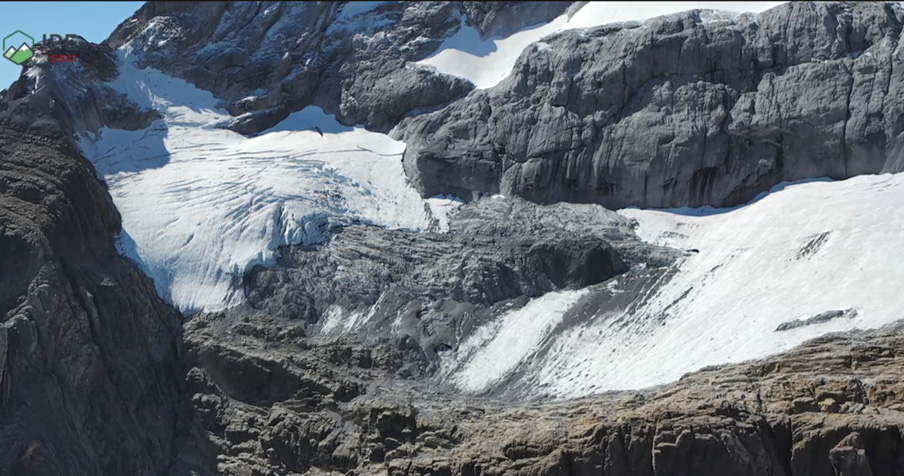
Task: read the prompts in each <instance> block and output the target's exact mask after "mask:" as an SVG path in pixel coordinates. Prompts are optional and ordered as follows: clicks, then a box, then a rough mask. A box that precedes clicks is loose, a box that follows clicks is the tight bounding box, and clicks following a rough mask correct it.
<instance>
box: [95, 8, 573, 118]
mask: <svg viewBox="0 0 904 476" xmlns="http://www.w3.org/2000/svg"><path fill="white" fill-rule="evenodd" d="M568 6H569V3H563V2H532V3H530V4H517V3H514V2H508V3H504V2H499V3H492V4H484V3H481V2H385V3H381V4H377V5H372V6H367V5H364V6H363V7H362V6H361V5H359V4H358V2H305V3H292V2H257V3H248V2H207V3H204V4H202V5H199V6H197V7H187V6H185V5H182V4H179V2H148V3H147V4H146V5H145V6H144V7H142V8H141V9H140V10H138V11H137V12H136V13H135V15H133V16H132V17H131V18H130V19H128V20H126V21H125V22H123V24H122V25H120V27H119V28H118V29H117V31H116V32H114V33H113V35H112V36H111V37H110V39H109V40H107V44H109V45H110V46H112V47H113V48H118V47H120V46H122V45H124V44H127V43H130V42H131V43H132V45H133V47H134V48H135V49H138V50H140V51H141V54H140V55H139V56H140V57H139V59H138V61H139V65H140V66H151V67H154V68H157V69H160V70H162V71H165V72H167V73H169V74H172V75H174V76H177V77H180V78H183V79H186V80H187V81H189V82H191V83H192V84H194V85H196V86H198V87H199V88H202V89H206V90H209V91H211V92H212V93H213V94H214V95H215V96H216V97H217V98H220V99H222V100H223V101H222V106H223V107H224V108H225V109H227V110H228V111H229V112H230V113H231V114H233V115H234V116H236V117H235V118H234V119H233V120H232V121H230V122H229V123H228V124H224V127H228V128H230V129H232V130H235V131H237V132H241V133H244V134H253V133H256V132H260V131H261V130H264V129H267V128H269V127H271V126H273V125H275V124H276V123H278V122H279V121H281V120H282V119H284V118H285V117H286V116H287V115H288V114H289V113H291V112H294V111H297V110H299V109H301V108H303V107H305V106H308V105H311V104H314V105H317V106H320V107H322V108H323V109H324V110H325V111H327V112H328V113H331V114H335V115H336V118H337V119H338V120H339V121H340V122H341V123H343V124H347V125H353V124H363V125H365V126H367V127H368V128H369V129H372V130H376V131H381V132H386V131H388V130H389V129H391V128H392V127H393V126H394V125H395V124H397V123H398V121H399V120H401V118H402V117H404V116H405V115H408V114H414V113H417V112H419V111H421V110H430V109H434V108H436V107H439V106H442V105H445V104H448V103H449V102H450V101H452V100H454V99H456V98H459V97H462V96H464V95H465V94H467V92H468V91H470V90H471V89H473V87H474V86H473V84H471V83H470V82H469V81H467V80H465V79H462V78H457V77H454V76H450V75H446V74H441V73H437V72H435V71H433V70H431V69H427V68H421V67H417V66H414V65H411V64H409V63H410V62H413V61H418V60H421V59H424V58H426V57H427V56H429V55H430V54H431V53H433V52H434V51H436V49H437V48H438V47H439V46H440V44H441V43H442V41H443V39H444V38H445V37H447V36H449V35H452V34H454V33H455V32H456V31H458V29H459V28H461V27H463V25H464V24H465V23H467V24H470V25H473V26H474V28H476V29H477V30H478V31H479V32H481V33H482V34H484V35H490V36H492V35H508V34H511V33H512V32H514V31H516V30H518V29H519V28H522V27H524V26H528V25H533V24H537V23H541V22H544V21H548V20H550V19H552V18H554V17H556V16H558V15H560V14H561V13H563V12H564V11H565V10H566V8H568Z"/></svg>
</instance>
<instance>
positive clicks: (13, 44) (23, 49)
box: [3, 30, 35, 64]
mask: <svg viewBox="0 0 904 476" xmlns="http://www.w3.org/2000/svg"><path fill="white" fill-rule="evenodd" d="M34 47H35V39H34V38H32V37H31V36H29V35H28V34H27V33H25V32H24V31H22V30H16V31H14V32H12V33H10V34H9V35H7V36H6V37H5V38H3V57H4V58H6V59H8V60H10V61H12V62H13V63H16V64H22V63H24V62H26V61H28V60H29V59H31V57H32V56H34V55H35V53H34V51H33V50H34Z"/></svg>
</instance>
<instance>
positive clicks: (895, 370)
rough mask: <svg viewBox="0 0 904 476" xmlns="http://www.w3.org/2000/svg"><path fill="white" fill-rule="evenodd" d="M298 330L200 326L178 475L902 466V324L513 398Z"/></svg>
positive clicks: (198, 322)
mask: <svg viewBox="0 0 904 476" xmlns="http://www.w3.org/2000/svg"><path fill="white" fill-rule="evenodd" d="M299 324H300V323H299V322H298V321H297V320H296V321H293V320H287V319H283V318H274V317H263V318H253V319H241V318H236V316H234V315H232V316H230V315H227V314H209V315H201V316H198V317H196V318H195V319H193V320H192V321H190V322H189V324H188V325H187V328H186V341H187V348H188V352H187V355H188V360H189V365H190V366H191V367H192V370H191V371H190V372H189V382H190V391H191V393H192V394H193V401H194V404H195V408H196V412H197V418H196V420H195V423H194V426H193V434H192V439H191V442H192V443H191V444H190V445H187V446H186V447H185V450H184V453H183V454H182V456H181V458H180V461H179V462H178V463H177V464H176V465H175V468H176V471H175V474H180V475H181V474H189V473H187V469H186V468H191V470H194V471H196V472H197V473H194V474H201V475H204V474H211V475H212V474H224V475H245V474H273V475H288V474H301V473H305V472H308V471H310V472H312V473H314V474H325V473H328V472H332V471H340V472H345V473H347V472H349V471H352V472H353V474H392V475H403V474H407V475H412V474H418V475H427V474H448V475H452V474H457V475H476V474H494V475H501V474H523V475H565V474H567V475H584V474H588V475H589V474H603V475H610V476H614V475H627V474H633V475H649V476H666V475H671V476H692V475H693V476H717V475H719V476H721V475H726V474H739V475H748V476H762V475H781V476H804V475H833V474H834V475H838V474H843V475H868V474H873V475H879V474H882V475H893V474H901V473H902V472H904V458H902V456H901V455H902V454H904V446H902V445H904V443H902V432H904V418H902V415H901V410H902V401H901V397H900V396H901V395H902V391H904V389H902V386H901V378H900V369H901V365H902V358H904V342H902V340H901V334H900V329H897V330H891V329H889V330H882V331H872V332H865V333H852V334H848V335H837V336H830V337H823V338H819V339H816V340H813V341H811V342H808V343H806V344H804V345H802V346H801V347H799V348H796V349H795V350H793V351H790V352H786V353H784V354H781V355H777V356H774V357H770V358H768V359H764V360H761V361H757V362H752V363H746V364H741V365H727V366H721V367H715V368H708V369H705V370H702V371H700V372H695V373H693V374H689V375H687V376H685V377H683V378H682V379H681V380H680V381H678V382H676V383H673V384H669V385H666V386H662V387H657V388H653V389H646V390H640V391H627V392H609V393H606V394H602V395H598V396H594V397H592V398H586V399H581V400H575V401H568V402H561V401H560V402H554V403H546V404H514V405H512V404H500V403H498V402H493V401H487V400H482V399H476V398H469V397H466V396H463V395H459V394H448V393H441V392H437V391H436V390H435V389H433V388H431V387H429V386H426V385H422V384H419V383H418V382H411V381H408V382H405V383H402V382H400V381H397V380H393V379H392V377H391V376H392V375H394V374H395V373H396V371H397V369H398V368H399V364H400V363H401V362H405V361H408V360H409V359H410V357H409V356H406V355H405V354H404V349H403V348H402V347H399V348H398V350H395V349H396V348H394V347H391V346H385V345H384V346H374V345H361V344H354V343H349V342H348V341H344V340H341V339H338V340H310V339H303V338H300V337H299V335H300V325H299ZM237 377H241V378H237ZM205 465H206V466H205Z"/></svg>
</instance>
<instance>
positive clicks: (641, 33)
mask: <svg viewBox="0 0 904 476" xmlns="http://www.w3.org/2000/svg"><path fill="white" fill-rule="evenodd" d="M902 23H904V10H902V9H901V8H900V7H899V6H896V5H894V4H891V3H860V2H858V3H850V4H842V3H820V2H789V3H787V4H784V5H782V6H779V7H776V8H773V9H771V10H769V11H766V12H764V13H761V14H759V15H756V16H750V15H742V16H739V17H737V18H730V17H722V16H720V15H719V14H717V13H715V12H711V11H703V10H698V11H691V12H686V13H681V14H675V15H669V16H666V17H661V18H655V19H652V20H649V21H647V22H645V23H644V24H642V25H641V24H636V23H635V24H630V23H628V24H617V25H609V26H603V27H598V28H593V29H587V30H570V31H565V32H562V33H559V34H556V35H554V36H552V37H549V38H547V39H545V40H544V44H539V43H535V44H533V45H531V46H530V47H528V48H527V49H526V50H525V52H524V53H523V54H522V56H521V58H520V59H519V61H518V63H517V64H516V66H515V70H514V72H513V74H512V75H511V76H510V77H509V78H508V79H507V80H505V81H504V82H503V83H501V84H500V85H498V86H497V87H495V88H493V89H491V90H488V91H476V92H472V93H471V94H469V95H468V96H467V97H465V98H463V99H460V100H458V101H455V102H453V103H452V104H451V105H449V106H447V107H445V108H443V109H441V110H439V111H436V112H433V113H429V114H422V115H419V116H416V117H413V118H409V119H406V120H405V121H404V122H403V123H402V125H401V126H400V128H399V130H398V131H396V136H397V137H399V138H401V139H403V140H405V141H406V142H407V143H408V149H407V150H406V152H405V165H406V171H407V173H408V175H409V176H410V177H412V179H413V181H414V183H415V184H416V186H417V187H418V188H419V189H420V190H421V192H422V193H423V194H424V195H425V196H431V195H434V194H439V193H452V194H456V195H459V196H461V197H463V198H466V199H469V198H471V196H472V195H471V193H472V191H476V192H480V193H496V192H499V191H501V192H502V193H504V194H506V195H509V194H517V195H520V196H522V197H525V198H527V199H529V200H532V201H537V202H542V203H549V202H557V201H571V202H593V203H601V204H603V205H604V206H606V207H607V208H621V207H625V206H641V207H671V206H702V205H712V206H731V205H736V204H739V203H744V202H746V201H748V200H750V199H751V198H753V197H754V196H755V195H756V194H758V193H760V192H763V191H765V190H768V189H769V188H770V187H772V186H773V185H775V184H777V183H779V182H781V181H785V180H799V179H804V178H812V177H821V176H826V177H831V178H835V179H842V178H847V177H851V176H854V175H858V174H867V173H878V172H895V171H902V170H904V163H902V157H904V153H902V144H904V142H902V138H901V133H902V130H901V126H900V124H901V123H902V121H904V96H902V94H904V93H902V91H904V89H902V85H904V79H902V74H904V72H902V69H901V68H897V67H896V64H898V63H900V62H901V48H900V47H899V43H900V36H901V32H902Z"/></svg>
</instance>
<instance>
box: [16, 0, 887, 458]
mask: <svg viewBox="0 0 904 476" xmlns="http://www.w3.org/2000/svg"><path fill="white" fill-rule="evenodd" d="M510 5H514V6H510ZM362 8H363V9H364V10H361V9H362ZM368 8H369V10H368ZM567 8H568V4H553V3H548V4H547V3H535V4H531V5H524V4H513V3H511V2H509V3H504V2H500V3H494V4H491V5H489V4H485V3H479V2H424V3H417V4H406V3H390V4H379V5H368V6H358V5H357V4H336V3H326V2H323V3H297V4H296V3H268V2H260V3H241V2H229V3H226V2H212V3H203V4H187V3H183V2H150V3H148V4H146V5H145V6H144V7H143V8H142V9H141V10H139V12H137V13H136V15H135V16H133V17H132V18H130V19H129V20H127V21H126V22H124V23H123V24H122V25H121V26H120V28H119V29H118V30H117V31H116V32H115V33H114V34H113V36H112V37H111V38H110V40H109V41H108V42H107V43H106V45H104V46H97V45H90V44H80V45H78V46H77V48H78V55H79V57H80V58H83V59H84V62H83V63H80V64H79V66H78V68H74V67H71V68H70V67H67V66H61V67H60V69H57V68H54V69H53V70H49V69H47V68H48V66H47V64H46V63H42V62H41V61H39V60H36V61H35V62H34V64H32V65H30V66H29V68H30V70H29V74H28V75H27V76H23V78H22V79H20V80H19V81H18V82H17V83H16V84H14V85H13V86H12V87H11V88H10V89H9V90H7V91H5V92H4V93H0V315H2V316H3V318H2V321H0V447H2V448H3V449H2V450H0V468H2V470H0V472H3V473H4V474H6V473H8V474H15V475H19V474H23V475H32V474H34V475H68V474H79V475H80V474H111V475H118V474H129V475H132V474H142V475H144V474H169V475H174V476H176V475H178V476H182V475H186V476H187V475H193V476H203V475H220V474H222V475H236V476H239V475H241V476H246V475H268V476H270V475H280V476H282V475H298V474H303V473H306V474H308V473H309V474H319V473H324V474H325V473H327V472H329V473H333V472H336V471H339V472H342V473H344V474H348V475H363V474H384V475H385V474H389V475H391V476H401V475H406V476H407V475H411V474H421V475H426V474H433V475H437V474H442V475H452V474H460V475H462V476H477V475H479V474H480V475H502V474H508V475H511V474H523V475H534V476H546V475H549V476H552V475H562V474H580V475H583V474H603V475H608V476H615V475H644V476H667V475H669V476H684V475H686V476H692V475H693V476H707V475H712V476H716V475H725V474H738V475H751V476H753V475H764V474H766V475H783V476H801V475H829V474H843V475H886V474H888V475H892V474H894V475H899V474H904V458H902V457H901V455H902V454H904V443H902V441H904V438H902V436H904V435H902V431H904V416H902V413H901V412H902V410H904V397H902V395H904V386H902V383H901V382H902V368H904V325H899V326H897V327H893V328H888V329H883V330H879V331H871V332H854V333H850V334H846V335H834V336H828V337H823V338H820V339H816V340H813V341H810V342H808V343H807V344H805V345H803V346H801V347H799V348H797V349H796V350H794V351H791V352H787V353H785V354H782V355H778V356H774V357H771V358H768V359H764V360H760V361H757V362H751V363H745V364H737V365H726V366H720V367H718V368H709V369H704V370H702V371H700V372H696V373H693V374H690V375H687V376H685V377H684V378H682V379H681V380H680V381H678V382H675V383H673V384H670V385H666V386H662V387H657V388H652V389H646V390H639V391H628V392H609V393H606V394H603V395H597V396H594V397H592V398H585V399H581V400H572V401H558V402H543V403H539V402H523V401H522V402H513V401H511V399H512V398H517V397H518V396H519V395H523V394H526V393H527V392H526V391H525V389H524V387H525V386H527V385H530V382H529V381H527V382H525V381H517V380H515V379H512V380H508V381H506V382H504V383H505V384H506V386H507V387H509V388H505V389H503V390H502V391H500V392H497V393H493V394H491V395H490V396H489V397H493V398H478V397H472V396H466V395H461V394H458V393H453V392H448V391H445V390H446V389H445V388H443V387H441V386H438V385H437V380H436V379H435V378H434V377H435V374H436V373H437V367H438V366H439V362H440V359H438V355H439V354H441V353H443V352H446V351H448V350H449V349H450V348H452V347H453V346H455V345H458V344H460V343H461V342H462V340H463V338H464V337H465V336H467V335H469V333H471V334H473V333H474V332H475V330H476V329H479V326H481V325H485V324H488V323H492V322H493V320H494V319H495V318H496V317H498V316H499V315H500V314H501V312H502V311H503V310H505V309H508V308H518V307H519V306H523V305H524V303H525V302H526V301H527V300H528V298H532V297H536V296H540V295H544V294H549V293H551V292H561V291H563V290H574V289H577V288H587V289H590V291H589V292H590V294H588V295H589V296H590V297H591V299H588V306H590V305H598V306H599V305H600V304H599V300H598V299H596V297H597V296H596V295H594V294H593V293H594V292H597V291H600V287H602V286H604V285H605V284H604V283H605V282H606V281H607V280H609V279H611V278H612V277H615V276H618V277H619V278H621V277H625V280H626V282H628V283H629V285H630V286H635V287H644V286H646V285H648V284H649V283H650V282H652V281H654V280H658V279H661V278H667V276H666V272H665V271H651V272H646V273H634V272H633V271H632V268H635V266H636V267H641V265H643V266H642V267H643V268H646V267H647V266H649V267H650V268H657V267H660V266H663V265H666V264H669V263H671V262H672V261H673V260H674V259H675V258H676V257H677V256H680V255H681V254H682V253H681V252H679V251H677V250H672V249H665V248H661V247H655V246H651V245H648V244H645V243H642V242H641V241H640V240H639V239H638V238H637V236H636V235H635V234H634V231H633V229H632V228H633V227H632V223H631V222H630V221H629V220H627V219H625V218H623V217H621V216H619V215H616V214H614V213H612V212H609V211H606V210H605V209H603V208H602V207H600V206H598V204H600V203H601V204H604V205H606V206H610V207H617V206H624V205H628V204H635V205H643V206H672V205H702V204H710V205H727V204H734V203H738V202H741V201H744V200H746V199H747V198H750V197H751V196H752V195H753V194H755V193H757V192H759V191H762V190H764V189H766V188H769V187H770V186H771V185H773V184H774V183H776V182H778V181H780V180H790V179H796V178H806V177H814V176H819V175H829V176H832V177H835V178H842V177H847V176H851V175H855V174H861V173H870V172H877V171H881V170H886V171H894V170H904V162H902V159H901V154H900V150H899V149H900V144H899V141H900V138H899V135H900V133H901V132H902V131H901V130H900V129H901V127H900V126H899V124H898V123H899V122H901V111H902V109H901V105H900V104H901V99H900V96H901V94H902V93H901V91H900V89H901V84H902V83H901V81H900V80H899V79H898V78H899V75H900V74H901V73H900V68H895V67H894V64H895V62H897V61H898V60H899V56H898V55H899V51H898V38H899V36H900V34H901V30H902V28H901V25H902V19H904V16H902V13H901V10H900V9H899V8H898V7H896V6H893V5H890V4H855V5H842V4H834V3H833V4H812V3H806V4H804V3H800V4H791V5H786V6H785V7H782V8H779V9H775V10H772V11H770V12H767V13H765V14H763V15H760V16H758V17H755V18H754V17H746V16H742V17H739V18H721V17H714V16H713V14H712V13H710V12H704V11H697V12H691V13H688V14H681V15H674V16H671V17H668V18H662V19H656V20H653V21H650V22H648V23H646V24H644V25H615V26H608V27H601V28H597V29H593V30H587V31H583V32H581V31H568V32H564V33H561V34H558V35H557V36H555V37H552V38H549V39H548V41H547V42H546V43H545V44H539V45H534V46H532V47H531V48H530V49H529V50H528V51H527V52H526V53H525V55H524V56H523V57H522V58H521V60H520V61H519V63H518V65H517V67H516V71H515V72H514V74H513V75H512V77H510V78H509V79H508V80H506V81H505V82H503V83H502V84H500V85H499V86H498V87H496V88H494V89H491V90H482V91H476V90H473V85H471V84H469V83H468V82H467V81H464V80H462V79H460V78H453V77H449V76H445V75H442V74H438V73H435V72H432V71H428V70H423V69H418V68H411V67H410V64H409V62H411V61H415V60H418V59H420V58H424V57H425V56H427V55H429V54H430V53H431V52H433V51H435V50H436V48H437V47H438V45H439V44H440V43H441V41H442V39H443V38H445V37H447V36H448V35H450V34H453V33H454V32H455V31H457V30H456V29H457V28H459V27H460V25H461V20H460V18H462V17H463V18H464V19H465V21H467V22H468V23H470V24H471V25H473V26H474V27H475V28H476V29H477V30H478V31H479V32H480V33H481V34H482V35H483V36H484V37H491V36H494V35H506V34H509V33H511V32H512V31H515V30H517V29H519V28H522V27H524V26H526V25H530V24H533V23H537V22H539V21H543V20H548V19H549V18H551V17H554V16H556V15H559V14H561V13H562V12H563V11H565V10H566V9H567ZM111 47H112V48H119V47H123V49H122V50H121V55H120V59H124V60H128V61H131V60H137V61H139V62H140V63H142V65H143V66H152V67H155V68H158V69H161V70H163V71H165V72H167V73H169V74H172V75H175V76H178V77H182V78H185V79H187V80H189V81H191V82H192V83H193V84H196V85H198V86H200V87H202V88H205V89H208V90H210V91H211V92H213V93H214V94H215V95H216V96H217V97H218V98H219V99H220V100H222V105H223V107H224V108H226V109H227V110H229V111H230V112H231V113H232V114H233V115H234V118H233V119H232V120H231V121H229V122H228V123H226V124H223V125H222V126H223V127H229V128H231V129H233V130H236V131H240V132H242V133H247V134H253V133H256V132H260V131H261V130H263V129H266V128H267V127H269V126H271V125H273V124H275V123H277V122H278V121H279V120H280V119H282V118H284V117H286V115H287V114H288V113H289V112H291V111H294V110H298V109H300V108H302V107H304V106H307V105H310V104H316V105H320V106H322V107H323V108H324V109H325V110H326V111H327V112H330V113H335V114H336V115H337V117H338V118H339V119H340V120H341V121H343V123H346V124H353V123H357V124H365V125H367V126H368V127H369V128H372V129H374V130H379V131H388V130H390V129H393V128H395V135H396V136H398V137H401V138H403V139H404V140H406V141H408V143H409V145H410V147H409V149H408V150H407V151H406V154H405V157H404V161H405V164H406V166H407V168H408V171H409V173H410V176H411V178H412V180H413V181H414V182H415V183H416V184H417V185H418V186H419V187H420V189H421V191H422V192H423V193H424V194H427V195H432V194H435V193H440V192H446V193H454V194H456V195H459V196H462V197H465V198H471V197H472V196H473V195H472V194H474V195H479V194H487V193H495V192H497V191H500V190H501V191H504V192H505V193H506V194H510V193H511V194H516V195H521V196H522V197H525V198H527V199H529V201H525V200H522V199H518V198H514V199H499V200H497V199H496V198H495V197H487V198H485V199H482V200H478V201H474V202H473V203H469V204H467V205H465V206H464V207H463V208H462V210H461V211H460V212H459V213H458V214H457V215H456V216H455V217H454V219H452V221H451V223H449V228H450V229H449V233H445V234H440V233H423V234H415V233H408V232H403V231H390V230H384V229H378V228H375V227H367V226H364V225H354V226H349V227H346V228H345V229H344V230H332V231H333V232H334V234H333V238H332V239H331V240H330V241H329V242H328V243H326V244H324V245H322V246H318V247H311V248H303V247H291V248H286V249H284V250H282V251H283V256H282V259H281V260H280V261H279V263H278V265H277V266H276V267H274V268H273V269H264V268H257V269H255V270H253V272H251V273H248V274H247V275H245V276H244V277H243V278H244V290H245V291H246V293H247V297H248V305H247V306H244V307H239V308H235V309H231V310H229V311H226V312H222V313H208V314H204V313H201V314H198V315H196V316H192V317H191V318H190V319H187V320H186V322H185V324H184V328H183V326H182V322H181V320H180V316H179V315H178V314H177V313H176V312H175V311H174V310H173V309H172V308H171V307H169V306H167V305H166V304H165V303H163V302H162V301H161V300H160V299H159V298H158V297H157V296H155V294H154V287H153V285H152V283H151V282H150V281H149V280H148V279H147V278H146V277H144V276H142V275H141V274H140V273H139V272H138V271H137V270H136V268H135V267H134V266H133V265H132V264H131V263H129V262H128V261H126V260H125V259H123V258H122V257H120V256H119V255H117V254H116V252H115V249H114V245H113V243H114V236H115V234H116V233H117V232H118V231H119V228H120V224H119V217H118V215H117V212H116V210H115V208H114V206H113V204H112V202H111V200H110V197H109V195H108V193H107V192H106V190H105V189H104V187H103V185H102V184H101V183H100V182H99V181H98V180H97V179H96V177H95V173H94V170H93V169H92V168H91V166H90V165H89V164H88V163H87V162H86V161H85V160H83V159H82V157H81V156H80V154H79V152H78V150H77V148H76V146H75V144H74V142H73V140H72V137H71V135H72V134H73V133H86V132H97V131H98V130H99V129H100V128H102V127H105V126H106V127H113V128H119V129H140V128H142V127H144V126H146V125H147V124H148V123H149V122H150V121H152V120H154V114H153V113H151V112H148V111H145V110H142V109H141V108H140V107H139V106H138V105H135V104H132V103H131V102H129V101H128V100H126V99H125V98H123V97H122V96H119V95H117V94H115V93H114V92H112V90H111V89H110V88H108V87H105V86H104V85H103V82H104V81H107V80H109V79H111V78H113V77H114V76H115V75H116V67H115V66H116V60H117V59H116V56H115V54H114V51H113V49H112V48H111ZM135 48H138V49H140V51H137V50H135ZM46 53H47V52H46V51H39V57H40V55H41V54H46ZM129 53H140V54H135V55H129ZM70 66H71V65H70ZM35 78H39V79H40V80H41V83H40V84H42V85H43V88H38V87H37V84H38V81H37V79H35ZM72 91H78V92H79V94H73V93H72ZM434 109H436V110H435V111H434V112H426V113H425V112H423V111H425V110H434ZM530 201H533V202H561V201H578V202H593V203H592V204H573V203H572V204H569V203H556V204H553V205H538V204H536V203H530ZM813 246H818V243H816V244H814V245H813ZM808 247H809V245H808ZM695 251H696V250H695ZM632 276H633V277H632ZM630 286H629V287H630ZM620 296H621V297H619V298H617V299H613V303H611V305H612V306H624V307H627V306H631V305H635V304H634V300H633V299H632V297H636V294H632V293H630V292H624V293H622V294H620ZM595 299H596V300H595ZM334 308H339V309H341V310H343V312H345V314H344V317H346V318H347V320H346V321H343V322H338V323H337V322H336V321H335V320H333V319H332V318H331V316H330V310H331V309H334ZM365 311H366V312H368V313H370V314H371V315H370V316H369V317H368V318H367V319H364V320H362V324H361V325H360V326H356V325H355V322H354V321H351V320H350V318H349V316H351V315H356V313H358V314H360V313H362V312H365ZM850 315H852V313H851V312H846V311H830V312H828V313H823V314H819V315H816V316H814V317H813V318H811V319H809V320H806V321H789V322H790V323H789V324H788V325H787V326H786V327H787V328H786V329H784V330H785V331H787V332H794V330H795V328H796V327H799V326H802V325H809V324H814V323H819V322H825V321H829V320H833V319H837V318H843V317H846V316H847V317H850ZM584 317H585V316H584ZM581 319H582V316H581V315H580V314H579V313H575V314H570V315H568V316H565V317H564V318H563V321H564V325H571V326H575V327H580V325H581V324H582V321H581ZM340 325H341V326H343V327H346V326H347V327H348V329H346V332H341V333H340V332H334V330H335V329H336V327H337V326H340ZM497 397H498V398H497Z"/></svg>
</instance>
